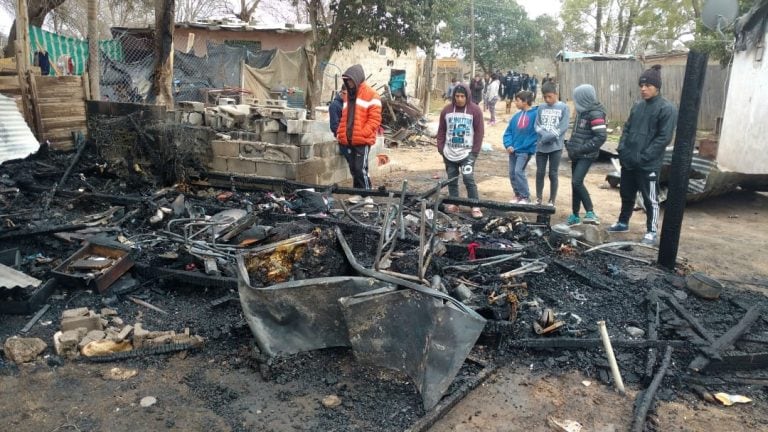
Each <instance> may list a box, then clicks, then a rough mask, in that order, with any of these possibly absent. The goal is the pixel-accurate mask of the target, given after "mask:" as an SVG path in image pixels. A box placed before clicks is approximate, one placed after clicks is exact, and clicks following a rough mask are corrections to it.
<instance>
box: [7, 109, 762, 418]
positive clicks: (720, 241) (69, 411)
mask: <svg viewBox="0 0 768 432" xmlns="http://www.w3.org/2000/svg"><path fill="white" fill-rule="evenodd" d="M499 108H500V111H501V112H502V114H501V115H500V117H501V119H502V120H503V121H500V122H499V123H498V124H497V125H496V126H490V127H488V128H487V129H486V142H487V143H489V144H491V146H492V151H489V152H483V153H482V154H481V155H480V157H479V159H478V164H477V170H476V172H477V180H478V185H479V190H480V195H481V198H482V199H487V200H498V201H507V200H509V199H510V198H511V195H512V192H511V186H510V184H509V180H508V178H507V156H506V154H505V153H503V149H502V146H501V136H502V134H503V132H504V128H505V127H506V126H507V123H506V120H507V119H508V118H509V117H510V115H506V114H503V104H499ZM389 156H390V160H391V162H390V165H389V167H388V168H387V169H386V170H384V171H387V173H386V174H385V175H383V176H380V177H376V178H374V179H373V180H374V184H375V185H376V186H378V185H382V184H385V185H387V186H388V187H389V188H391V189H395V190H399V189H400V185H401V183H402V180H403V179H408V181H409V184H411V185H412V187H413V188H419V187H425V188H426V187H429V186H432V185H434V182H435V181H436V178H440V177H442V176H444V167H443V165H442V162H441V158H440V156H439V155H438V154H437V151H436V149H435V148H434V147H412V148H406V147H401V148H399V149H391V150H390V152H389ZM610 170H612V167H611V166H610V164H609V163H607V162H601V163H598V164H596V165H595V166H594V167H593V169H592V171H591V172H590V174H589V175H588V177H587V184H588V188H589V190H590V192H591V194H592V198H593V201H594V202H595V207H596V211H597V213H598V215H599V216H600V217H601V219H602V221H603V226H607V225H609V224H610V223H612V222H613V221H615V219H616V216H617V214H618V210H619V196H618V191H617V190H615V189H604V188H601V185H602V184H603V183H604V178H605V175H606V173H607V172H609V171H610ZM533 171H534V167H533V166H530V167H529V180H530V184H531V186H532V187H533V181H532V173H533ZM560 174H561V177H560V178H561V182H560V188H559V194H558V198H557V203H556V204H557V212H556V214H555V216H554V217H553V220H552V222H553V223H559V222H562V221H564V220H565V218H566V217H567V215H568V212H569V204H570V198H571V194H570V187H569V179H570V162H569V161H568V160H567V159H564V160H563V163H562V165H561V171H560ZM545 190H548V185H547V186H545ZM462 193H463V192H462ZM546 198H547V195H546V194H545V199H546ZM464 211H468V209H464ZM766 213H768V195H766V194H763V193H753V192H746V191H738V192H734V193H731V194H729V195H726V196H722V197H719V198H714V199H709V200H706V201H703V202H700V203H695V204H691V205H689V206H688V207H687V209H686V213H685V221H684V223H683V228H682V237H681V241H680V253H679V260H684V261H685V262H686V263H687V264H688V265H690V266H692V267H693V268H694V269H696V270H699V271H703V272H705V273H707V274H709V275H711V276H714V277H718V278H721V279H722V280H724V281H725V282H726V284H727V285H729V286H732V287H734V288H738V289H753V290H759V289H760V287H759V286H750V285H747V284H743V283H738V282H739V281H742V282H743V281H747V282H754V283H757V284H766V282H768V260H765V259H764V258H763V257H764V253H763V251H762V248H764V245H766V244H768V229H766V222H765V220H766ZM643 221H644V215H643V214H642V213H641V212H637V213H636V214H635V216H634V217H633V219H632V223H631V233H630V235H629V238H633V239H639V238H640V237H641V236H642V234H643V232H644V228H643V227H644V222H643ZM169 291H170V292H168V293H166V294H165V295H167V296H173V297H174V298H175V300H176V301H177V302H190V303H193V302H198V303H199V304H202V303H204V302H209V301H211V300H213V299H216V298H218V297H220V296H221V295H223V293H221V292H216V291H213V290H210V291H209V290H205V291H200V292H194V291H193V292H177V291H174V290H169ZM763 292H765V291H763ZM638 295H643V293H639V294H638ZM162 298H163V296H162V295H160V296H157V297H154V299H151V302H155V303H157V304H158V305H159V306H164V305H163V304H162ZM70 302H71V305H72V306H89V307H91V308H100V307H102V305H101V304H100V302H101V299H100V297H99V296H98V295H89V294H82V295H80V296H79V297H77V299H75V296H72V297H71V298H68V299H67V300H66V304H70ZM118 310H119V312H120V315H121V317H122V318H123V319H124V320H125V321H126V322H135V321H138V320H143V321H144V322H147V323H148V326H149V327H150V328H151V324H152V319H153V317H158V316H157V315H156V313H154V312H152V311H146V312H143V318H142V312H141V311H139V310H138V308H137V307H136V306H135V305H134V306H131V305H122V304H121V305H120V306H119V307H118ZM192 310H196V309H194V308H191V307H190V308H181V309H179V310H172V311H171V313H172V314H173V316H174V317H175V318H176V319H177V320H178V322H179V325H181V326H191V327H198V328H200V327H203V328H209V327H210V328H214V326H213V325H212V324H206V323H209V322H211V321H215V319H216V316H237V315H238V314H240V313H241V312H240V310H239V305H237V304H231V305H228V306H226V307H223V308H221V309H216V310H212V311H210V315H205V316H191V315H189V312H187V311H192ZM56 312H60V311H56ZM54 315H55V314H54V313H51V314H50V316H47V317H45V318H44V319H43V320H42V321H41V323H42V324H41V325H39V326H36V328H35V330H33V332H32V334H31V336H35V335H36V334H35V332H39V333H38V334H37V335H38V336H41V337H42V335H45V334H48V333H52V332H51V331H49V330H46V329H50V326H52V325H53V324H51V323H50V322H48V323H47V327H46V322H47V321H51V319H52V317H53V316H54ZM28 319H29V317H14V316H7V315H0V320H3V322H0V340H4V339H5V338H6V337H9V336H10V335H12V334H14V333H13V332H15V331H17V330H18V329H19V328H21V327H22V326H23V325H24V324H25V323H26V321H27V320H28ZM53 320H54V322H55V318H54V319H53ZM158 322H159V317H158ZM41 326H42V327H41ZM158 330H160V328H158ZM220 333H221V334H220V335H218V336H217V337H215V338H213V339H212V340H210V341H209V343H208V345H207V346H206V348H205V349H203V350H202V351H201V352H199V353H193V354H191V355H189V356H186V355H182V354H175V355H171V356H158V357H157V358H152V359H149V360H142V361H138V360H137V361H126V362H120V363H118V364H115V363H105V364H91V363H87V362H82V361H80V362H70V361H66V362H63V363H60V362H61V360H60V359H56V358H53V357H49V358H47V359H46V360H45V361H43V362H38V363H36V364H35V365H32V366H22V367H19V368H16V367H15V366H12V365H9V364H7V363H6V364H2V363H0V430H13V431H18V432H25V431H35V432H38V431H128V430H142V431H156V430H169V431H170V430H173V431H227V430H244V431H294V430H312V431H369V430H393V431H394V430H403V429H405V428H406V427H407V426H408V425H410V424H413V422H414V421H415V420H416V419H418V418H419V417H421V416H423V415H424V412H423V409H422V408H421V406H420V402H419V401H420V398H419V396H418V394H416V392H415V390H414V387H413V385H412V384H411V383H410V382H409V381H408V380H407V379H406V378H404V377H402V376H400V375H397V374H394V373H390V372H388V371H383V370H379V369H374V368H366V367H362V366H360V365H359V363H357V362H356V361H355V359H354V358H353V356H352V355H351V353H350V352H349V351H344V350H323V351H322V352H316V353H306V354H302V355H299V356H297V357H295V358H292V359H291V363H290V364H286V365H279V364H278V365H275V366H274V368H273V369H274V370H273V371H272V377H271V379H270V381H269V382H267V381H265V380H264V379H263V378H262V377H261V376H260V374H259V373H258V372H257V370H256V369H257V368H254V366H253V364H252V363H251V360H250V359H249V355H248V350H249V349H250V343H251V342H252V337H251V336H250V333H249V330H248V329H247V328H246V327H244V326H243V327H238V328H231V329H227V330H222V331H221V332H220ZM44 339H45V340H46V341H49V340H50V337H46V338H44ZM233 353H235V354H233ZM538 358H539V359H540V360H539V361H538V362H536V363H526V362H524V361H522V360H516V359H514V358H513V359H511V361H510V362H509V363H506V364H504V365H503V366H502V367H500V368H499V369H498V370H497V371H496V372H495V373H494V374H493V375H491V376H490V378H489V379H488V380H487V381H485V383H484V384H482V385H481V386H480V387H478V388H477V389H475V390H474V391H472V392H471V393H470V394H469V395H468V396H467V397H465V398H464V399H463V400H462V401H461V402H459V404H458V405H457V406H456V407H454V408H453V409H452V410H451V411H450V412H449V413H448V414H447V415H446V416H445V417H444V418H443V419H442V420H440V421H439V422H438V423H436V424H435V425H434V426H433V427H432V428H431V430H432V431H547V430H556V429H553V428H552V427H551V426H549V425H548V422H549V421H550V420H549V419H550V418H551V419H552V420H556V421H566V420H572V421H577V422H579V423H580V424H581V425H583V426H584V429H582V430H584V431H626V430H629V426H630V423H631V417H632V410H633V402H634V396H635V395H636V394H637V392H638V391H639V390H642V389H641V388H635V387H633V386H628V392H627V395H626V396H622V395H619V394H618V393H616V392H615V391H613V390H612V389H611V388H609V387H607V386H606V385H605V384H602V383H601V382H600V381H598V380H597V379H596V378H595V377H590V376H584V375H582V374H580V373H576V372H570V373H567V374H565V375H554V374H552V373H550V372H548V370H547V367H546V364H545V362H544V361H541V360H542V359H543V358H544V357H543V356H538ZM0 361H1V359H0ZM115 367H117V368H121V369H124V370H135V371H136V372H137V374H136V376H134V377H132V378H129V379H126V380H113V379H109V378H108V376H109V373H110V370H111V369H112V368H115ZM317 371H321V372H320V373H317ZM585 382H588V383H589V385H586V384H585ZM372 383H373V384H372ZM752 389H753V391H754V392H755V393H763V392H765V387H764V386H763V385H760V384H759V383H758V384H756V385H754V386H753V387H752ZM672 390H673V389H671V390H670V391H667V392H662V393H661V394H660V395H659V398H660V401H659V404H658V409H657V413H656V417H655V419H654V423H653V425H652V426H651V429H649V430H659V431H709V430H712V429H714V428H716V429H717V430H723V431H747V430H749V431H754V430H768V408H767V407H765V406H762V405H760V404H757V403H752V404H744V405H735V406H731V407H722V406H719V405H714V404H710V403H707V402H704V401H702V400H700V399H699V398H698V397H697V396H696V395H693V394H691V395H689V396H688V397H682V398H681V397H680V396H679V395H676V394H675V393H674V391H672ZM713 390H716V389H713ZM328 394H335V395H339V396H340V397H341V398H342V401H343V402H342V404H343V406H344V407H345V408H347V409H346V410H345V412H352V413H353V415H349V414H342V413H341V411H334V410H329V409H326V408H324V407H323V406H322V405H321V403H320V400H321V399H322V397H323V396H324V395H328ZM392 395H398V397H397V398H394V399H397V400H385V398H389V399H392V398H393V396H392ZM145 396H154V397H156V398H157V403H156V404H155V405H153V406H151V407H149V408H142V407H141V406H140V405H139V401H140V400H141V399H142V398H144V397H145ZM746 396H750V394H746ZM760 399H761V400H765V398H764V397H763V398H760ZM393 407H397V408H395V409H393ZM382 413H383V414H382ZM372 414H376V415H372ZM381 418H388V419H389V420H388V421H387V424H386V425H382V424H381V423H380V420H379V419H381ZM234 419H237V420H234ZM372 419H375V420H372ZM375 421H376V422H379V423H374V422H375Z"/></svg>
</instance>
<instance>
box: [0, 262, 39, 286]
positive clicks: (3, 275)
mask: <svg viewBox="0 0 768 432" xmlns="http://www.w3.org/2000/svg"><path fill="white" fill-rule="evenodd" d="M41 283H42V281H41V280H40V279H36V278H33V277H32V276H29V275H27V274H25V273H22V272H20V271H18V270H14V269H12V268H10V267H8V266H6V265H4V264H0V288H5V289H14V288H37V287H39V286H40V284H41Z"/></svg>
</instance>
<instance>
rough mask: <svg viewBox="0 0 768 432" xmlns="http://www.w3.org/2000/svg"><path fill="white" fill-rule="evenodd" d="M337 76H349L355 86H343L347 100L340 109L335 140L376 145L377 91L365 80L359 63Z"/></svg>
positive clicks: (379, 110)
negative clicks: (345, 88) (345, 87)
mask: <svg viewBox="0 0 768 432" xmlns="http://www.w3.org/2000/svg"><path fill="white" fill-rule="evenodd" d="M341 77H342V78H343V79H351V80H352V81H353V82H354V83H355V84H356V86H355V88H354V89H349V88H348V89H347V101H346V102H345V103H344V107H343V108H342V110H341V119H340V121H339V129H338V130H337V131H336V139H337V140H338V141H339V144H342V145H353V146H360V145H368V146H371V145H374V144H376V133H377V132H378V130H379V126H381V98H380V97H379V94H378V93H376V91H375V90H374V89H372V88H371V87H370V86H368V84H367V83H366V82H365V72H364V71H363V67H362V66H360V65H359V64H358V65H354V66H351V67H350V68H349V69H347V71H346V72H344V74H343V75H342V76H341Z"/></svg>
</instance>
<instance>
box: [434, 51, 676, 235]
mask: <svg viewBox="0 0 768 432" xmlns="http://www.w3.org/2000/svg"><path fill="white" fill-rule="evenodd" d="M660 69H661V66H658V65H656V66H654V67H652V68H651V69H648V70H646V71H645V72H643V74H642V75H641V76H640V79H639V80H638V85H639V87H640V96H641V99H642V100H640V101H638V102H637V103H636V104H635V105H634V106H633V107H632V110H631V112H630V116H629V118H628V119H627V121H626V123H625V124H624V128H623V130H622V135H621V139H620V141H619V148H618V153H619V161H620V162H621V184H620V195H621V212H620V214H619V218H618V221H617V222H616V223H614V224H613V225H611V226H610V227H609V228H608V231H610V232H624V231H628V230H629V219H630V217H631V216H632V210H633V209H634V203H635V196H636V195H637V193H638V192H639V193H640V194H641V195H642V197H643V201H644V204H645V208H646V212H647V218H646V233H645V235H644V236H643V239H642V242H644V243H647V244H655V243H656V241H657V233H658V218H659V202H658V175H659V170H660V169H661V164H662V160H663V156H664V149H665V148H666V147H667V145H669V143H670V142H671V140H672V135H673V133H674V128H675V125H676V121H677V114H676V112H677V111H676V109H675V107H674V105H673V104H672V103H670V102H669V101H667V100H666V99H664V98H662V97H661V95H660V90H661V74H660ZM533 80H534V82H535V77H534V78H533ZM521 82H522V76H519V79H515V74H514V73H513V72H511V71H510V73H509V74H508V75H507V76H505V77H504V83H505V84H502V83H501V82H500V80H499V76H497V75H496V74H491V75H490V76H489V80H488V81H487V82H486V81H485V80H482V79H481V78H480V77H479V76H476V77H475V78H474V79H473V80H472V82H471V83H470V84H469V86H468V87H467V86H465V85H464V84H461V83H456V85H455V86H454V88H453V90H452V98H451V103H450V104H448V105H446V106H445V108H443V110H442V112H441V113H440V129H439V130H438V136H437V147H438V151H439V152H440V154H441V155H442V156H443V161H444V163H445V166H446V173H447V175H448V178H449V179H451V182H450V183H449V190H448V193H449V195H450V196H452V197H457V196H458V176H459V175H461V176H462V178H463V180H464V184H465V186H466V189H467V194H468V196H469V198H470V199H477V197H478V194H477V185H476V182H475V180H474V165H475V161H476V160H477V156H478V154H479V150H480V146H481V144H482V139H483V134H484V122H483V117H482V112H481V110H480V108H479V105H480V103H481V102H482V103H483V105H484V107H485V108H486V109H488V111H489V114H490V120H489V124H490V125H494V124H495V123H496V117H495V109H494V107H495V105H496V103H497V102H498V101H499V99H500V98H502V97H504V98H505V99H507V100H508V101H510V102H509V104H508V105H507V106H508V107H510V105H511V104H512V103H514V105H515V107H516V108H517V110H518V111H517V112H516V113H515V114H514V116H512V118H511V119H510V120H509V124H508V125H507V128H506V130H505V131H504V136H503V144H504V148H505V149H506V151H507V153H508V155H509V179H510V183H511V184H512V191H513V194H514V198H513V199H512V200H511V202H512V203H515V204H532V202H531V199H532V197H531V192H530V189H529V187H528V179H527V174H526V168H527V166H528V163H529V162H530V160H531V159H532V158H533V157H534V156H535V158H536V190H535V204H537V205H550V206H554V205H555V199H556V197H557V189H558V183H559V182H558V171H559V166H560V159H561V155H562V152H563V150H565V151H567V152H568V158H569V159H570V161H571V192H572V201H571V214H570V215H569V216H568V219H567V223H568V224H569V225H575V224H580V223H586V224H595V225H599V224H600V219H599V217H598V216H597V214H596V212H595V208H594V204H593V202H592V199H591V196H590V193H589V191H588V190H587V187H586V186H585V184H584V179H585V178H586V175H587V173H588V172H589V169H590V167H591V166H592V163H593V162H594V161H595V160H596V159H597V157H598V155H599V153H600V148H601V147H602V146H603V144H604V143H605V141H606V137H607V121H606V108H605V107H604V106H603V104H602V103H600V101H599V99H598V97H597V93H596V91H595V88H594V87H593V86H592V85H590V84H582V85H579V86H577V87H576V88H575V89H574V90H573V102H574V107H575V109H576V119H575V122H574V124H573V127H572V131H571V134H570V138H569V139H568V140H566V139H565V136H566V133H567V131H568V128H569V122H570V114H569V110H568V106H567V105H566V104H565V103H563V102H561V101H560V100H559V99H560V98H559V95H558V90H557V85H556V84H555V82H554V80H552V79H550V78H549V77H548V76H547V77H546V78H545V79H544V80H543V81H542V87H541V92H542V95H543V98H544V102H543V103H542V104H540V105H538V106H535V105H534V101H535V86H536V85H537V84H538V83H536V84H534V87H533V88H532V87H531V84H530V81H529V84H528V88H527V89H524V88H523V87H522V84H521ZM518 85H519V86H520V87H518ZM507 89H509V91H514V93H513V95H511V96H510V95H509V94H507V93H506V91H507ZM477 94H482V95H483V96H482V99H481V98H480V97H478V96H477ZM510 108H511V107H510ZM507 112H508V113H509V112H510V109H508V111H507ZM546 178H549V185H550V187H549V196H548V199H547V200H546V201H544V182H545V179H546ZM582 208H583V210H584V214H583V217H582V213H581V210H582ZM445 210H446V211H447V212H449V213H450V212H455V211H457V208H456V206H453V205H451V206H446V208H445ZM472 216H473V217H476V218H480V217H482V212H481V211H480V209H479V208H477V207H475V208H472Z"/></svg>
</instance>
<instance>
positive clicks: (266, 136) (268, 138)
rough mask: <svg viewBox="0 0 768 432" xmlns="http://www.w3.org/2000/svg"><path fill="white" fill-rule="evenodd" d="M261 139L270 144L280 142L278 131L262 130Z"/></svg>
mask: <svg viewBox="0 0 768 432" xmlns="http://www.w3.org/2000/svg"><path fill="white" fill-rule="evenodd" d="M261 140H262V141H264V142H266V143H269V144H278V141H277V132H262V133H261Z"/></svg>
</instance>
